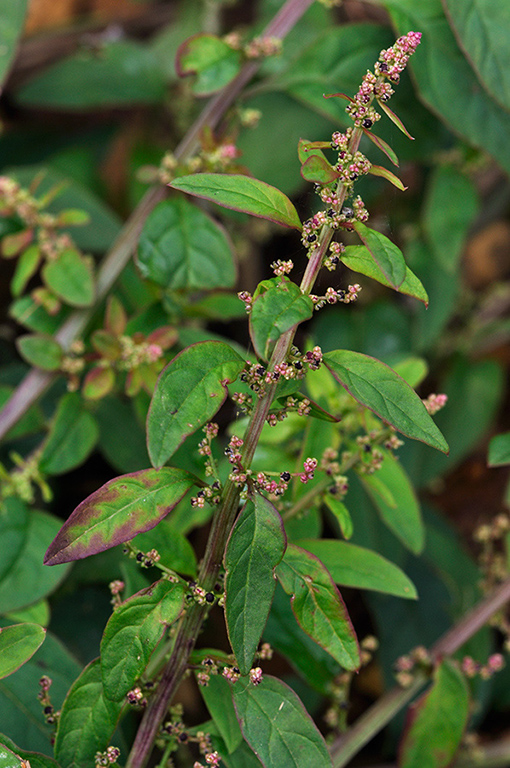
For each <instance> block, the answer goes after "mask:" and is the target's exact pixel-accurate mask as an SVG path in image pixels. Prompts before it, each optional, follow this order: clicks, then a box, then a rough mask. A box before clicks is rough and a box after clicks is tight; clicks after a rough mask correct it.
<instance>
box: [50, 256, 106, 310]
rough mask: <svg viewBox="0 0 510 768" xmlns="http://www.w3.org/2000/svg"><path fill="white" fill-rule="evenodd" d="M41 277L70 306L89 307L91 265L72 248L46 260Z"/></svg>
mask: <svg viewBox="0 0 510 768" xmlns="http://www.w3.org/2000/svg"><path fill="white" fill-rule="evenodd" d="M42 277H43V280H44V282H45V284H46V285H47V287H48V288H50V290H52V291H53V293H55V294H56V295H57V296H58V297H59V299H62V301H65V302H66V304H70V305H71V306H72V307H89V306H90V305H91V304H92V303H93V301H94V295H95V288H94V276H93V272H92V266H91V264H90V263H89V261H88V260H87V259H85V258H84V257H83V256H82V255H81V253H78V251H76V250H74V248H67V249H66V250H65V251H62V253H60V254H59V256H58V258H57V259H55V260H54V261H48V262H46V264H45V265H44V267H43V268H42Z"/></svg>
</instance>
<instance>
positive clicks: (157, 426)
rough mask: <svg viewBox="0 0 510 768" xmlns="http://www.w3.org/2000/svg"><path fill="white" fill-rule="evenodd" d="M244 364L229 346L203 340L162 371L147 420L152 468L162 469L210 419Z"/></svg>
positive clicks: (177, 357) (175, 358) (188, 348)
mask: <svg viewBox="0 0 510 768" xmlns="http://www.w3.org/2000/svg"><path fill="white" fill-rule="evenodd" d="M244 365H245V362H244V360H243V358H242V357H241V356H240V355H238V354H237V352H235V351H234V350H233V349H232V347H230V346H228V345H227V344H224V343H222V342H218V341H204V342H200V343H198V344H193V345H192V346H191V347H187V349H185V350H184V351H183V352H181V353H180V354H178V355H177V356H176V357H174V359H173V360H172V361H171V362H170V363H169V364H168V365H167V366H166V368H164V369H163V371H162V372H161V374H160V376H159V379H158V383H157V385H156V389H155V391H154V395H153V397H152V401H151V406H150V409H149V415H148V417H147V445H148V449H149V456H150V459H151V462H152V464H153V465H154V466H156V467H160V466H162V465H163V464H164V463H165V462H166V461H168V459H169V458H170V456H172V454H173V453H175V451H176V450H177V448H178V447H179V446H180V444H181V443H182V442H183V441H184V440H185V438H186V437H188V435H192V434H193V433H194V432H196V430H197V429H198V428H199V427H201V426H202V425H203V424H205V423H206V422H207V421H209V419H211V418H212V417H213V416H214V414H215V413H216V412H217V411H218V410H219V408H220V406H221V405H222V403H223V402H224V400H225V397H226V396H227V389H226V385H227V384H230V383H231V382H232V381H235V379H236V378H237V377H238V375H239V374H240V373H241V371H242V369H243V368H244Z"/></svg>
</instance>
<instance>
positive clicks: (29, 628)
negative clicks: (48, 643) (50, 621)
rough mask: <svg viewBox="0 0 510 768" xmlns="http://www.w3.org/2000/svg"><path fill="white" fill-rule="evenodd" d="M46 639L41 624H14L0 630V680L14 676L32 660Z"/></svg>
mask: <svg viewBox="0 0 510 768" xmlns="http://www.w3.org/2000/svg"><path fill="white" fill-rule="evenodd" d="M45 637H46V630H45V629H43V627H40V626H39V624H13V625H12V626H10V627H3V629H0V678H2V677H7V676H8V675H12V673H13V672H16V670H17V669H19V668H20V667H21V666H22V664H24V663H25V662H26V661H28V660H29V659H31V658H32V656H33V655H34V653H35V652H36V651H37V649H38V648H39V646H40V645H42V643H43V642H44V638H45Z"/></svg>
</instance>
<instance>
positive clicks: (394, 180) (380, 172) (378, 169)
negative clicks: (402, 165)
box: [369, 165, 407, 192]
mask: <svg viewBox="0 0 510 768" xmlns="http://www.w3.org/2000/svg"><path fill="white" fill-rule="evenodd" d="M369 173H371V174H372V176H380V177H381V178H383V179H386V181H389V182H390V184H393V186H394V187H396V188H397V189H400V191H401V192H405V191H406V189H407V187H405V186H404V183H403V182H402V181H401V180H400V179H399V178H398V176H395V174H394V173H392V172H391V171H389V170H388V169H387V168H384V166H382V165H371V166H370V170H369Z"/></svg>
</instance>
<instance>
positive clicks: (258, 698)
mask: <svg viewBox="0 0 510 768" xmlns="http://www.w3.org/2000/svg"><path fill="white" fill-rule="evenodd" d="M232 693H233V696H234V706H235V708H236V711H237V716H238V718H239V724H240V726H241V730H242V732H243V736H244V738H245V739H246V741H247V742H248V744H249V745H250V747H251V748H252V749H253V751H254V752H255V754H256V755H257V757H258V758H259V760H260V762H261V763H262V765H263V766H264V768H279V767H281V766H285V768H326V766H331V765H332V763H331V757H330V755H329V752H328V749H327V747H326V744H325V742H324V739H323V738H322V736H321V734H320V732H319V731H318V729H317V727H316V725H315V723H314V722H313V720H312V719H311V717H310V715H309V714H308V712H307V711H306V709H305V708H304V706H303V704H302V703H301V700H300V699H299V697H298V695H297V694H296V693H294V691H293V690H292V688H289V686H288V685H286V684H285V683H283V682H282V681H281V680H278V679H277V678H275V677H271V676H269V675H264V677H263V679H262V681H261V682H260V683H259V685H257V686H254V685H252V684H251V683H250V682H249V681H246V680H239V681H238V682H237V683H235V685H234V686H233V687H232Z"/></svg>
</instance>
